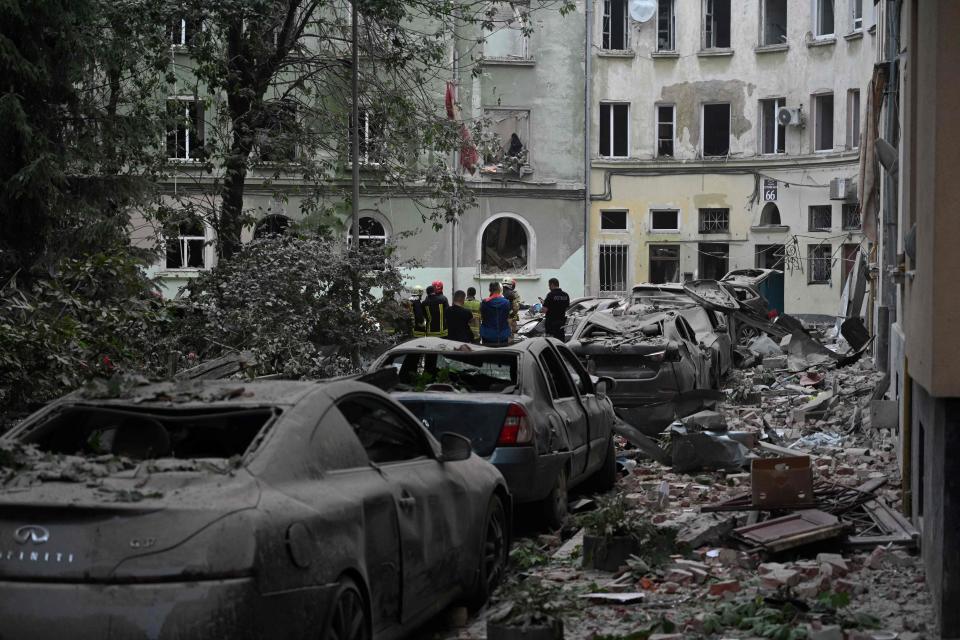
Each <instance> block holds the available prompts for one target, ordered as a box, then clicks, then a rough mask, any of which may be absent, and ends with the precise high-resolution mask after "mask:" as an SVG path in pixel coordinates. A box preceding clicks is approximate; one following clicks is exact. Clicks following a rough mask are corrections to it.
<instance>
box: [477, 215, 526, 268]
mask: <svg viewBox="0 0 960 640" xmlns="http://www.w3.org/2000/svg"><path fill="white" fill-rule="evenodd" d="M528 231H529V227H528V226H527V225H526V224H524V222H523V221H522V220H521V219H520V218H519V217H518V216H513V215H502V216H500V217H498V218H494V219H493V220H492V221H490V222H489V223H488V224H487V225H486V228H484V230H483V234H482V236H481V240H480V271H481V272H482V273H529V272H530V271H531V270H532V266H533V265H532V254H533V251H532V242H531V238H530V235H529V233H528Z"/></svg>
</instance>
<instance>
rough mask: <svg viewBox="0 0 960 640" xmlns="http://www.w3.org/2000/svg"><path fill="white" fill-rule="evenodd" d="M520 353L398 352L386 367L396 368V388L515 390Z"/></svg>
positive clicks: (417, 389)
mask: <svg viewBox="0 0 960 640" xmlns="http://www.w3.org/2000/svg"><path fill="white" fill-rule="evenodd" d="M517 361H518V356H517V355H516V354H513V353H462V352H456V353H396V354H393V355H391V356H390V357H389V358H387V360H386V362H384V365H383V366H385V367H394V368H395V369H396V370H397V375H398V379H399V383H398V384H397V386H396V388H397V389H404V390H411V391H440V390H457V391H473V392H482V391H494V392H500V391H512V390H513V387H515V386H516V384H517Z"/></svg>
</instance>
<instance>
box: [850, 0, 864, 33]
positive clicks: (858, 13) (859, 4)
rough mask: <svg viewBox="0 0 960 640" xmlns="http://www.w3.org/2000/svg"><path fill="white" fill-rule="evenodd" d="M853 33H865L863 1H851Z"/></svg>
mask: <svg viewBox="0 0 960 640" xmlns="http://www.w3.org/2000/svg"><path fill="white" fill-rule="evenodd" d="M850 27H851V29H850V30H851V31H863V0H850Z"/></svg>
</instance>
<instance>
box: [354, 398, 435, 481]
mask: <svg viewBox="0 0 960 640" xmlns="http://www.w3.org/2000/svg"><path fill="white" fill-rule="evenodd" d="M337 409H338V410H339V411H340V413H341V415H343V417H344V418H345V419H346V421H347V422H348V423H349V424H350V426H351V427H352V428H353V431H354V433H355V434H356V435H357V438H358V439H359V440H360V444H362V445H363V448H364V450H365V451H366V452H367V456H369V458H370V461H371V462H373V463H375V464H385V463H390V462H402V461H404V460H415V459H417V458H426V457H429V456H430V447H429V446H427V444H426V442H425V440H424V438H423V434H422V433H420V432H419V430H418V429H417V428H416V426H415V425H414V424H412V421H411V420H410V419H409V418H407V417H406V416H405V415H404V414H403V413H401V412H399V411H397V409H396V408H395V407H393V406H391V405H389V404H388V403H386V402H384V401H383V400H381V399H380V398H374V397H370V396H362V395H361V396H351V397H350V398H348V399H346V400H343V401H341V402H340V403H338V404H337Z"/></svg>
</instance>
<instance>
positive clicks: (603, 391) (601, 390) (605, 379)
mask: <svg viewBox="0 0 960 640" xmlns="http://www.w3.org/2000/svg"><path fill="white" fill-rule="evenodd" d="M616 386H617V381H616V380H614V379H613V378H611V377H609V376H601V377H600V379H599V380H597V382H596V384H595V385H594V388H595V389H596V391H597V395H601V396H605V395H607V394H608V393H610V392H611V391H613V389H614V387H616Z"/></svg>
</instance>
